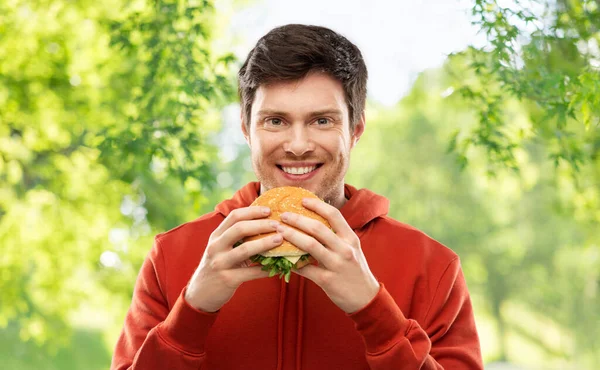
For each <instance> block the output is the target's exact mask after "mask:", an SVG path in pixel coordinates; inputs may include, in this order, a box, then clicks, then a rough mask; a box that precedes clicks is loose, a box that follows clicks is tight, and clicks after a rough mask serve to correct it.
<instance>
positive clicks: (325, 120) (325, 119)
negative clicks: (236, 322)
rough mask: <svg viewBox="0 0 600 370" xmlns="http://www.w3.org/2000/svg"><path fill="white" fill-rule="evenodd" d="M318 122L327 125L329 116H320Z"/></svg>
mask: <svg viewBox="0 0 600 370" xmlns="http://www.w3.org/2000/svg"><path fill="white" fill-rule="evenodd" d="M317 124H319V125H327V124H329V119H327V118H319V119H318V120H317Z"/></svg>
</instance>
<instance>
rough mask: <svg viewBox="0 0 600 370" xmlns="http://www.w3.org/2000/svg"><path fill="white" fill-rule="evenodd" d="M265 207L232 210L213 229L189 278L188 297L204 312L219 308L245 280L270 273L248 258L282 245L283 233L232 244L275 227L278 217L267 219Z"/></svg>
mask: <svg viewBox="0 0 600 370" xmlns="http://www.w3.org/2000/svg"><path fill="white" fill-rule="evenodd" d="M270 212H271V211H270V210H269V209H268V208H266V207H254V206H253V207H245V208H239V209H236V210H234V211H232V212H231V213H230V214H229V215H228V216H227V217H226V218H225V220H223V222H222V223H221V224H220V225H219V227H217V228H216V229H215V231H213V233H212V234H211V235H210V238H209V239H208V245H207V246H206V250H205V251H204V256H202V260H201V261H200V265H199V266H198V268H197V269H196V272H194V275H193V276H192V279H191V280H190V282H189V284H188V287H187V290H186V293H185V300H186V301H187V302H188V303H189V304H190V305H191V306H192V307H195V308H196V309H198V310H201V311H204V312H216V311H218V310H219V309H220V308H221V307H223V305H224V304H225V303H227V301H229V299H231V297H232V296H233V293H234V292H235V290H236V289H237V287H239V286H240V285H241V284H242V283H243V282H246V281H250V280H254V279H260V278H263V277H268V276H269V273H268V271H262V270H261V266H249V258H250V257H252V256H254V255H256V254H259V253H262V252H265V251H268V250H269V249H272V248H275V247H276V246H278V245H280V244H281V243H282V241H283V239H282V237H281V234H279V233H278V234H276V235H274V236H270V237H267V238H262V239H257V240H253V241H250V242H245V243H243V244H240V245H239V246H238V247H236V248H233V245H234V244H235V243H237V242H238V241H240V240H242V239H243V238H245V237H248V236H252V235H258V234H266V233H271V232H274V231H276V228H277V224H278V223H277V221H273V220H270V219H266V217H267V216H268V215H269V213H270Z"/></svg>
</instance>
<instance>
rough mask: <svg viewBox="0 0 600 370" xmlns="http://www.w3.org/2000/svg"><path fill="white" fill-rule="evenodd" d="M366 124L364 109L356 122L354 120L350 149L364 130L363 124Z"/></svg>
mask: <svg viewBox="0 0 600 370" xmlns="http://www.w3.org/2000/svg"><path fill="white" fill-rule="evenodd" d="M366 124H367V122H366V120H365V111H363V112H362V114H361V115H360V119H359V120H358V122H356V125H354V131H353V132H352V136H351V139H352V145H351V146H350V149H352V148H354V146H355V145H356V144H357V143H358V140H360V137H361V136H362V134H363V132H365V125H366Z"/></svg>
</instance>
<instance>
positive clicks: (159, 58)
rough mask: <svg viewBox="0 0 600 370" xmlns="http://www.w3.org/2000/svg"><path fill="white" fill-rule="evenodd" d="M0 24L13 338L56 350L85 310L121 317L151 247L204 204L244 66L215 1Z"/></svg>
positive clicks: (17, 13)
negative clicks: (225, 109) (216, 38)
mask: <svg viewBox="0 0 600 370" xmlns="http://www.w3.org/2000/svg"><path fill="white" fill-rule="evenodd" d="M0 14H1V16H0V249H1V252H0V328H7V326H8V325H9V324H10V325H11V328H12V329H11V331H10V332H14V328H15V326H14V325H17V327H18V331H17V332H18V333H19V337H20V339H21V340H22V341H28V340H33V341H34V342H35V343H37V344H38V345H44V346H46V348H47V349H50V350H57V349H58V347H60V346H61V344H64V343H67V342H68V340H69V338H68V334H69V332H70V326H69V322H71V321H72V320H77V315H80V312H81V311H80V308H81V307H82V304H83V305H85V306H86V307H87V309H88V312H94V310H95V311H96V312H105V313H106V312H109V313H110V312H112V313H117V314H118V315H119V316H120V317H122V314H123V313H124V307H126V305H127V304H128V301H129V299H130V297H131V290H132V288H133V286H132V283H131V282H132V281H134V280H135V276H136V274H137V271H138V269H139V265H140V264H141V261H142V260H143V256H144V255H145V254H146V253H147V251H148V248H149V245H151V237H152V235H153V234H155V233H157V232H162V231H164V230H166V229H168V228H171V227H173V226H175V225H177V224H179V223H182V222H184V221H187V220H189V219H191V218H193V217H194V216H195V215H197V214H198V213H199V211H200V209H201V207H202V206H203V205H205V204H206V202H207V198H206V192H207V191H208V190H210V188H211V187H212V184H213V183H214V179H213V178H214V171H213V169H212V165H211V163H212V162H214V161H215V158H216V149H215V148H214V146H213V145H211V144H209V142H208V138H209V135H211V133H212V132H214V131H216V129H218V126H219V114H220V113H219V112H220V107H221V106H223V105H224V104H225V103H227V102H229V101H231V100H232V98H233V89H232V84H231V82H230V80H229V76H230V73H229V67H230V63H231V62H232V61H233V57H232V56H231V55H229V54H227V55H223V56H219V55H215V53H213V52H212V50H211V40H212V33H211V30H212V29H213V27H214V22H215V13H214V9H213V5H212V2H210V1H206V0H202V1H178V0H158V1H152V2H146V1H135V2H130V1H122V0H109V1H101V2H97V1H78V2H64V1H45V0H39V1H22V0H11V1H8V2H6V1H3V2H0ZM174 204H179V205H182V206H181V207H174V206H173V205H174ZM107 236H109V237H108V238H107ZM90 310H91V311H90ZM100 316H101V315H100ZM86 319H87V320H86V321H88V324H90V323H91V325H94V320H93V319H90V318H89V317H87V318H86ZM98 320H100V319H98ZM104 324H105V323H103V322H99V323H97V325H98V326H102V325H104ZM11 345H13V346H14V347H15V348H13V349H14V351H12V352H13V353H17V354H19V353H20V355H21V356H25V357H27V355H28V354H27V353H26V352H24V349H25V348H30V347H27V346H25V345H21V344H19V343H18V341H13V342H12V343H11ZM19 346H21V347H19Z"/></svg>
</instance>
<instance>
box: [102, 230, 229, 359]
mask: <svg viewBox="0 0 600 370" xmlns="http://www.w3.org/2000/svg"><path fill="white" fill-rule="evenodd" d="M164 273H165V267H164V262H163V257H162V252H161V248H160V242H159V240H158V239H155V244H154V247H153V248H152V250H151V252H150V254H149V255H148V257H147V258H146V260H145V261H144V264H143V265H142V268H141V271H140V273H139V276H138V278H137V281H136V284H135V288H134V292H133V298H132V302H131V306H130V308H129V311H128V312H127V315H126V317H125V324H124V326H123V330H122V331H121V335H120V337H119V339H118V341H117V344H116V347H115V352H114V355H113V359H112V364H111V367H110V368H111V370H117V369H118V370H124V369H132V370H133V369H174V370H187V369H190V370H191V369H194V370H195V369H198V368H200V367H201V365H202V363H203V359H204V344H205V341H206V337H207V335H208V332H209V330H210V328H211V326H212V324H213V323H214V321H215V319H216V317H217V314H216V313H205V312H201V311H198V310H196V309H195V308H193V307H191V306H190V305H189V304H188V303H187V302H186V301H185V299H184V298H183V297H184V295H185V289H186V288H184V289H183V290H182V292H181V294H180V295H179V297H178V299H177V301H176V302H175V304H174V305H173V308H172V309H171V310H169V306H168V303H167V299H166V297H165V294H164V292H166V290H165V289H163V288H164V285H163V284H164V283H163V282H164V281H165V280H164V277H165V274H164ZM161 278H162V279H161Z"/></svg>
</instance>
